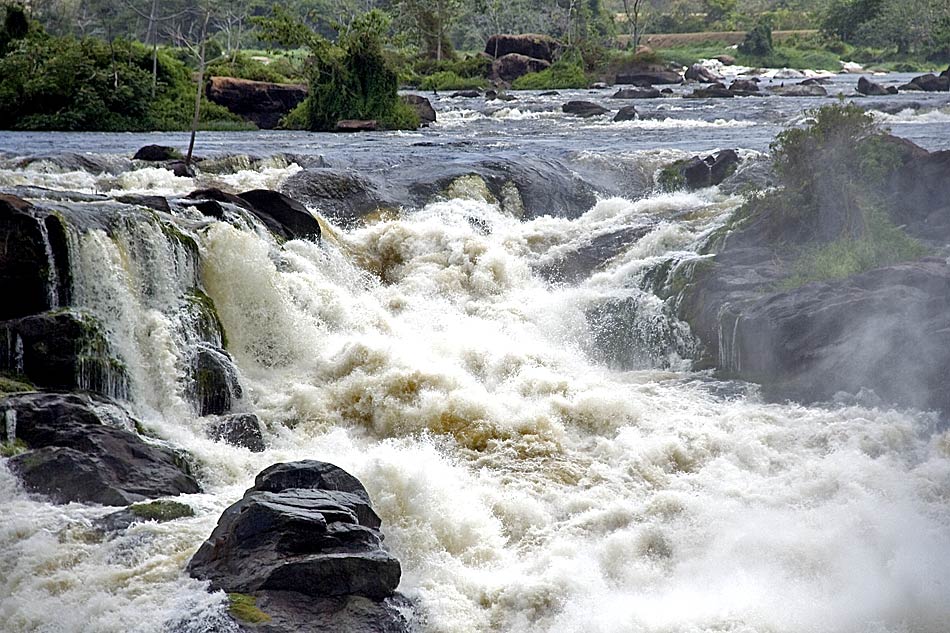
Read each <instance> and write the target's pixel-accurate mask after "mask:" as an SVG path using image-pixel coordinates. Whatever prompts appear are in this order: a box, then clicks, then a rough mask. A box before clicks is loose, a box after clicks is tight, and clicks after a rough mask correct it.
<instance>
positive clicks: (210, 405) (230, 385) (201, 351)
mask: <svg viewBox="0 0 950 633" xmlns="http://www.w3.org/2000/svg"><path fill="white" fill-rule="evenodd" d="M192 373H193V387H192V389H191V395H192V399H193V401H194V403H195V408H196V409H197V412H198V415H220V414H222V413H227V412H229V411H230V410H231V407H232V406H233V404H234V401H235V400H239V399H240V398H241V397H242V396H243V391H242V389H241V383H240V382H239V381H238V375H237V369H236V368H235V366H234V362H233V361H232V360H231V356H230V355H229V354H228V353H227V352H226V351H224V350H223V349H220V348H216V347H213V346H211V345H207V344H201V345H199V346H198V347H197V349H196V350H195V353H194V357H193V360H192Z"/></svg>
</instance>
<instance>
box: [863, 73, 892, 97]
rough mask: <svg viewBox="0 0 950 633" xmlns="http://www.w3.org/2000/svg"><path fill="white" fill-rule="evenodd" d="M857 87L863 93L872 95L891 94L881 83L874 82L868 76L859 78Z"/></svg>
mask: <svg viewBox="0 0 950 633" xmlns="http://www.w3.org/2000/svg"><path fill="white" fill-rule="evenodd" d="M857 89H858V92H860V93H861V94H863V95H869V96H872V97H881V96H884V95H888V94H890V93H889V92H888V91H887V88H885V87H884V86H882V85H881V84H877V83H874V82H873V81H871V80H869V79H868V78H867V77H861V78H860V79H858V88H857Z"/></svg>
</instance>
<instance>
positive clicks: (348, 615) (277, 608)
mask: <svg viewBox="0 0 950 633" xmlns="http://www.w3.org/2000/svg"><path fill="white" fill-rule="evenodd" d="M253 599H254V602H255V608H257V609H259V610H260V612H261V613H263V614H265V616H266V617H267V618H268V619H267V620H266V621H265V622H262V623H259V624H246V623H242V622H241V621H240V620H239V619H238V623H239V624H240V625H241V628H242V629H243V630H245V631H254V632H256V633H323V632H324V631H341V632H343V631H345V632H347V633H407V632H408V631H412V630H414V629H413V627H412V623H411V619H410V617H409V615H408V614H411V613H412V608H413V607H412V603H411V602H410V601H409V600H407V599H406V598H405V597H404V596H401V595H399V594H395V595H394V596H392V597H390V598H385V599H384V600H370V599H369V598H363V597H361V596H346V597H330V598H314V597H312V596H308V595H305V594H302V593H298V592H294V591H259V592H257V593H256V594H255V595H254V596H253ZM232 612H233V611H232Z"/></svg>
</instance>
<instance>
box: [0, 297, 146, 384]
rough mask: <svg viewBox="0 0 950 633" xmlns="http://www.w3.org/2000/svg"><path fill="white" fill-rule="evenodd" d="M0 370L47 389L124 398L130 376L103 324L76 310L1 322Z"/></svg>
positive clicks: (46, 313) (45, 313)
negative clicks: (112, 346) (110, 342)
mask: <svg viewBox="0 0 950 633" xmlns="http://www.w3.org/2000/svg"><path fill="white" fill-rule="evenodd" d="M0 340H4V341H6V342H7V344H6V345H0V371H5V372H9V373H13V374H16V375H22V376H25V377H26V378H27V379H29V380H30V381H31V382H32V383H33V384H34V385H36V386H38V387H42V388H45V389H62V390H72V389H81V390H84V391H93V392H96V393H100V394H103V395H107V396H113V397H125V396H126V395H127V393H128V375H127V373H126V370H125V367H124V366H123V365H122V363H120V362H119V361H118V360H117V359H116V358H115V357H114V356H113V354H112V352H111V350H110V346H109V343H108V341H107V339H106V336H105V333H104V332H103V330H102V326H101V325H100V323H99V322H98V321H97V320H96V319H95V318H94V317H92V316H90V315H88V314H84V313H81V312H77V311H73V310H57V311H55V312H44V313H42V314H36V315H31V316H28V317H23V318H20V319H12V320H9V321H3V322H0Z"/></svg>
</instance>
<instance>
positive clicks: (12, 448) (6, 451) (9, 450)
mask: <svg viewBox="0 0 950 633" xmlns="http://www.w3.org/2000/svg"><path fill="white" fill-rule="evenodd" d="M28 450H30V447H29V446H27V445H26V442H24V441H23V440H21V439H20V438H17V439H15V440H13V441H12V442H0V457H14V456H16V455H20V454H21V453H25V452H27V451H28Z"/></svg>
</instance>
